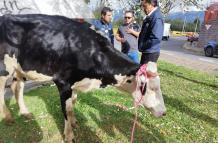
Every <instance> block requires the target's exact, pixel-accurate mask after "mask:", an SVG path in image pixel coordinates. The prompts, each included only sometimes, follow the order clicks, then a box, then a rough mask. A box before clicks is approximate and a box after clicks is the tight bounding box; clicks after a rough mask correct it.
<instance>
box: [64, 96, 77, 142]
mask: <svg viewBox="0 0 218 143" xmlns="http://www.w3.org/2000/svg"><path fill="white" fill-rule="evenodd" d="M76 99H77V94H75V93H74V92H72V97H71V98H69V99H67V100H66V114H67V120H65V127H64V135H65V140H66V142H67V143H71V142H72V140H73V139H75V137H74V133H73V127H75V125H76V118H75V115H74V111H73V108H74V106H75V103H76Z"/></svg>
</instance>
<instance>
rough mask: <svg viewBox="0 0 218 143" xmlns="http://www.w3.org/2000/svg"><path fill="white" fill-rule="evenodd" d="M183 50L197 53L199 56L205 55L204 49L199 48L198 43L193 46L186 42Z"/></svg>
mask: <svg viewBox="0 0 218 143" xmlns="http://www.w3.org/2000/svg"><path fill="white" fill-rule="evenodd" d="M183 48H184V49H186V50H189V51H192V52H197V53H198V54H204V49H203V47H202V48H198V47H197V42H193V43H192V44H191V42H186V43H185V44H184V45H183Z"/></svg>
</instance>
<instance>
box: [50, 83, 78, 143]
mask: <svg viewBox="0 0 218 143" xmlns="http://www.w3.org/2000/svg"><path fill="white" fill-rule="evenodd" d="M54 82H55V84H56V85H57V87H58V90H59V93H60V99H61V107H62V111H63V114H64V117H65V127H64V135H65V140H66V142H67V143H72V142H73V141H74V142H75V136H74V133H73V126H72V123H73V122H75V121H76V120H75V119H74V113H73V106H74V105H73V103H75V101H76V96H74V95H73V96H72V89H71V88H70V85H69V84H65V83H64V82H63V81H62V82H59V81H54Z"/></svg>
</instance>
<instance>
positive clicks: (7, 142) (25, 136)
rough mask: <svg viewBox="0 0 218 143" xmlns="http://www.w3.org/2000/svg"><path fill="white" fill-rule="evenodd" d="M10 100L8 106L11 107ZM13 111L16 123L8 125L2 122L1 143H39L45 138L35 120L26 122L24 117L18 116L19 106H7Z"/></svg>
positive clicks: (7, 101)
mask: <svg viewBox="0 0 218 143" xmlns="http://www.w3.org/2000/svg"><path fill="white" fill-rule="evenodd" d="M9 102H10V101H9V100H6V105H9ZM7 107H9V109H13V110H11V113H12V116H13V118H14V119H15V123H13V124H12V125H6V124H5V122H4V121H1V122H0V143H33V142H34V143H37V142H40V141H41V140H42V138H43V132H42V130H41V128H40V126H39V124H38V123H37V121H36V120H35V117H34V116H33V118H32V119H31V120H26V119H25V118H24V117H22V116H18V112H19V111H18V106H17V104H13V105H11V106H7Z"/></svg>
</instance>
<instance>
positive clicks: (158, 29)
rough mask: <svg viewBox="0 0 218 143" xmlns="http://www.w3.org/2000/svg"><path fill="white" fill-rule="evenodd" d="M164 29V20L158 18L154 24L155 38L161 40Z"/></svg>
mask: <svg viewBox="0 0 218 143" xmlns="http://www.w3.org/2000/svg"><path fill="white" fill-rule="evenodd" d="M163 30H164V25H163V20H162V19H161V18H157V19H156V20H155V21H154V23H153V24H152V33H153V34H154V38H155V39H158V40H159V41H161V40H162V36H163Z"/></svg>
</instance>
